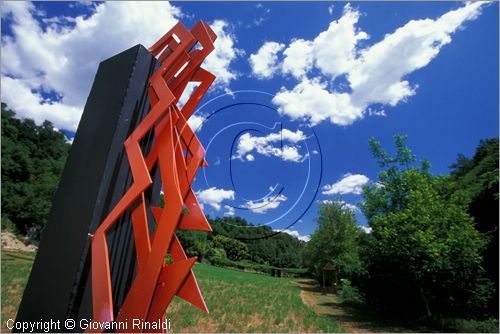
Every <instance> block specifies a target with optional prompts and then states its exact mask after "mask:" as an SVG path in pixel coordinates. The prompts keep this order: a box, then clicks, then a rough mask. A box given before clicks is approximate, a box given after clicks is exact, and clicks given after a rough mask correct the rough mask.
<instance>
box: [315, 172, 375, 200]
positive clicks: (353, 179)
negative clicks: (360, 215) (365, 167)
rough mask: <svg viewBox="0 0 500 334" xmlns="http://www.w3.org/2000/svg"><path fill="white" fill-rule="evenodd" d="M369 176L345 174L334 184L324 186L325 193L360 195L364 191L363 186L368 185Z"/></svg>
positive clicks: (323, 192)
mask: <svg viewBox="0 0 500 334" xmlns="http://www.w3.org/2000/svg"><path fill="white" fill-rule="evenodd" d="M368 181H369V178H368V177H366V176H365V175H362V174H350V173H347V174H345V175H344V176H343V177H342V179H340V180H339V181H337V182H335V183H334V184H327V185H325V186H324V187H323V191H322V194H323V195H335V194H340V195H344V194H356V195H360V194H361V193H362V192H363V186H364V185H366V184H367V183H368Z"/></svg>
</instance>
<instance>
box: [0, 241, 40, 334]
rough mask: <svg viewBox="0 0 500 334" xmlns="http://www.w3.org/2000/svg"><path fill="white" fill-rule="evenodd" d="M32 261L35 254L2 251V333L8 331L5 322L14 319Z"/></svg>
mask: <svg viewBox="0 0 500 334" xmlns="http://www.w3.org/2000/svg"><path fill="white" fill-rule="evenodd" d="M34 259H35V253H28V252H21V251H15V252H13V251H6V250H3V249H2V332H8V331H9V330H8V329H7V327H6V326H5V322H6V321H7V320H9V319H10V318H12V319H15V317H16V314H17V308H18V307H19V303H20V302H21V298H22V296H23V291H24V287H25V286H26V283H27V282H28V278H29V274H30V271H31V266H32V265H33V260H34Z"/></svg>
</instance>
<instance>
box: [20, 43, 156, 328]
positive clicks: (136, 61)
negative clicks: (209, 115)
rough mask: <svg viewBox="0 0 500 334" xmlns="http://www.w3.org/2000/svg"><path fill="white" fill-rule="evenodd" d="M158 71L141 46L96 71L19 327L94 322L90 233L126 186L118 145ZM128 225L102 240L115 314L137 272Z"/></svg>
mask: <svg viewBox="0 0 500 334" xmlns="http://www.w3.org/2000/svg"><path fill="white" fill-rule="evenodd" d="M157 66H158V64H157V61H156V59H155V58H154V57H152V56H151V54H150V53H149V52H148V51H147V50H146V49H145V48H144V47H143V46H141V45H137V46H135V47H132V48H130V49H129V50H126V51H124V52H122V53H120V54H118V55H116V56H114V57H112V58H110V59H108V60H105V61H103V62H102V63H101V64H100V65H99V69H98V71H97V74H96V77H95V80H94V84H93V86H92V89H91V92H90V95H89V98H88V100H87V103H86V105H85V109H84V113H83V115H82V118H81V120H80V124H79V126H78V131H77V133H76V136H75V139H74V142H73V145H72V147H71V151H70V154H69V157H68V160H67V162H66V166H65V168H64V172H63V175H62V177H61V180H60V182H59V186H58V190H57V192H56V194H55V197H54V201H53V205H52V209H51V213H50V216H49V219H48V223H47V226H46V228H45V230H44V231H43V234H42V239H41V242H40V248H39V250H38V253H37V256H36V258H35V262H34V264H33V269H32V271H31V275H30V278H29V280H28V284H27V286H26V289H25V292H24V295H23V299H22V301H21V305H20V307H19V311H18V314H17V319H16V320H17V321H40V319H43V320H50V319H52V320H62V321H63V320H64V319H66V318H73V319H75V320H76V319H82V318H85V319H90V318H91V317H92V302H91V279H90V237H89V233H92V232H93V231H95V230H96V228H97V227H98V226H99V224H100V223H101V222H102V220H103V219H104V217H106V215H107V214H108V213H109V211H110V210H111V209H112V208H113V207H114V205H115V204H116V203H117V202H118V200H119V199H120V198H121V196H122V195H123V194H124V192H125V190H126V189H128V187H129V186H130V184H131V182H132V177H131V174H130V169H129V163H128V160H127V156H126V153H125V151H124V146H123V143H124V141H125V139H126V138H127V137H128V136H129V134H130V133H131V131H132V130H133V129H134V128H135V127H136V126H137V124H138V123H139V122H140V121H141V120H142V119H143V118H144V116H145V115H146V114H147V112H148V111H149V100H148V97H147V91H146V87H147V83H148V79H149V77H150V75H151V74H152V72H153V71H154V70H155V69H156V67H157ZM152 141H153V136H152V135H151V136H147V138H145V139H144V140H143V142H142V149H143V150H144V151H148V150H149V147H150V146H151V145H152ZM156 175H158V173H156ZM158 181H159V180H158V177H156V179H155V184H154V186H153V187H152V189H151V191H150V192H149V193H148V195H149V196H148V197H149V198H148V202H150V203H156V202H157V200H158V195H159V190H160V183H159V182H158ZM129 218H130V213H129V212H127V213H126V214H125V215H124V216H123V217H122V218H121V219H120V220H119V221H118V222H117V224H116V227H113V228H112V229H111V230H110V231H109V233H108V248H109V252H110V266H111V280H112V285H113V299H114V303H115V304H116V306H118V307H119V306H120V305H121V304H122V303H123V299H124V296H125V294H126V292H127V291H128V289H129V287H130V283H131V281H132V279H133V275H134V270H135V268H134V261H135V250H134V240H133V235H132V226H131V224H130V222H129ZM152 228H153V227H152V226H150V229H152ZM115 309H117V308H115ZM61 330H63V328H61ZM75 330H76V331H79V329H78V328H76V329H75Z"/></svg>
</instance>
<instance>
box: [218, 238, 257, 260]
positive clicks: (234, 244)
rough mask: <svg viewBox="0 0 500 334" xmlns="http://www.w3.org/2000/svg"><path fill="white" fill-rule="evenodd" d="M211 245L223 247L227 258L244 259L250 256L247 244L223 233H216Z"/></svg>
mask: <svg viewBox="0 0 500 334" xmlns="http://www.w3.org/2000/svg"><path fill="white" fill-rule="evenodd" d="M213 246H214V248H222V249H224V251H225V252H226V255H227V257H228V259H230V260H233V261H239V260H246V259H248V258H249V257H250V253H249V251H248V247H247V245H245V244H244V243H243V242H241V241H238V240H235V239H233V238H229V237H225V236H223V235H218V236H216V237H215V238H214V239H213Z"/></svg>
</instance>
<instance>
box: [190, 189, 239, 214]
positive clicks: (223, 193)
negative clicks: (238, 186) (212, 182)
mask: <svg viewBox="0 0 500 334" xmlns="http://www.w3.org/2000/svg"><path fill="white" fill-rule="evenodd" d="M196 197H197V198H198V200H199V201H200V203H201V204H208V205H210V206H211V207H212V208H214V209H215V210H217V211H219V210H220V209H221V203H222V202H224V201H225V200H233V199H234V191H233V190H226V189H218V188H216V187H212V188H208V189H205V190H200V191H197V192H196ZM224 208H225V209H226V210H227V208H226V207H224Z"/></svg>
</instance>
